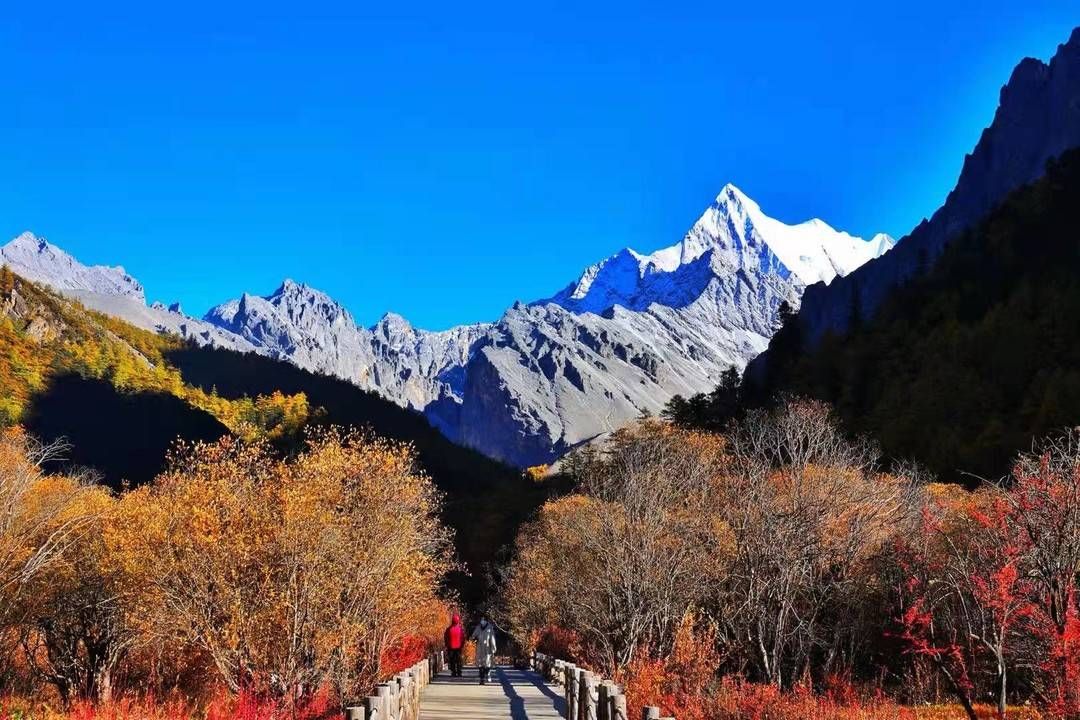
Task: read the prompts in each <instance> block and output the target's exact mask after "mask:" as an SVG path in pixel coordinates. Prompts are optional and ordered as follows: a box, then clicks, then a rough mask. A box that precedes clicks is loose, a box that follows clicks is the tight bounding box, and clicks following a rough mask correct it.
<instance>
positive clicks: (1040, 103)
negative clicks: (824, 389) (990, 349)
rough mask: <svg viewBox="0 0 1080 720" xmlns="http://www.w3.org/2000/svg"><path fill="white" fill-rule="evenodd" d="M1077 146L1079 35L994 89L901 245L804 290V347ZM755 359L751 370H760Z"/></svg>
mask: <svg viewBox="0 0 1080 720" xmlns="http://www.w3.org/2000/svg"><path fill="white" fill-rule="evenodd" d="M1078 145H1080V27H1077V28H1076V29H1074V30H1073V31H1072V33H1071V34H1070V36H1069V39H1068V40H1067V41H1066V42H1065V43H1063V44H1061V45H1059V46H1058V48H1057V51H1056V52H1055V53H1054V56H1053V57H1052V58H1051V59H1050V61H1049V62H1043V61H1041V60H1038V59H1036V58H1024V59H1022V60H1021V61H1020V62H1019V63H1017V65H1016V66H1015V67H1014V69H1013V71H1012V73H1011V74H1010V76H1009V79H1008V81H1007V82H1006V83H1005V85H1004V86H1002V88H1001V92H1000V93H999V103H998V107H997V110H996V111H995V113H994V118H993V120H992V121H991V123H990V125H989V126H987V127H986V128H985V129H984V130H983V131H982V133H981V134H980V136H979V139H978V141H977V143H976V144H975V147H974V149H973V150H972V151H971V152H970V153H968V154H967V155H965V157H964V163H963V166H962V168H961V171H960V175H959V178H958V179H957V182H956V186H955V187H954V188H953V189H952V190H951V191H950V192H949V194H948V196H947V197H946V198H945V202H944V203H943V204H942V206H941V207H940V208H939V209H938V210H937V211H936V212H934V214H933V215H932V216H931V217H930V218H929V219H924V220H923V221H922V222H921V223H919V225H918V226H916V227H915V228H914V229H913V230H912V231H911V232H910V233H909V234H908V235H907V236H905V237H904V238H901V240H900V242H899V243H898V246H897V248H896V250H895V251H894V252H890V253H889V254H888V255H887V256H886V258H885V259H884V260H880V261H875V262H868V263H866V264H865V265H864V266H863V267H861V268H859V269H858V270H856V271H854V272H852V273H850V275H848V276H847V277H844V278H841V279H840V280H838V281H837V282H834V283H832V284H830V285H812V286H811V287H809V288H808V289H807V291H806V294H805V295H804V297H803V303H802V307H801V309H800V312H799V316H798V318H799V324H800V326H801V327H802V329H803V333H804V335H805V337H806V339H807V341H808V342H809V343H810V344H812V345H813V344H816V343H817V342H819V341H820V340H821V338H822V336H823V335H824V334H825V333H827V332H834V333H842V332H844V331H845V330H846V329H847V327H848V325H849V322H850V319H851V309H852V308H853V307H855V308H858V309H859V311H860V314H861V315H862V316H869V315H872V314H873V313H874V312H875V311H876V309H877V307H878V305H879V304H880V303H881V302H882V300H883V299H884V298H885V296H886V295H887V294H888V293H889V292H890V291H891V290H892V289H893V288H895V287H897V286H899V285H901V284H903V283H904V282H906V281H907V280H908V279H909V278H911V277H912V276H913V275H917V274H922V273H925V272H926V270H927V269H928V268H929V267H930V266H932V265H933V262H934V261H935V260H936V259H937V257H938V256H939V255H940V254H941V252H942V250H943V249H944V247H945V245H946V244H947V243H948V242H949V241H950V240H951V238H953V237H955V236H956V235H957V234H958V233H960V232H962V231H964V230H966V229H967V228H969V227H971V226H972V225H973V224H974V223H976V222H978V221H979V220H980V219H982V218H983V217H984V216H985V215H987V214H988V213H989V212H990V211H991V210H992V209H993V208H994V206H995V205H997V204H998V203H999V202H1001V201H1002V200H1003V199H1004V198H1005V196H1006V195H1007V194H1008V193H1009V192H1011V191H1012V190H1015V189H1016V188H1018V187H1020V186H1022V185H1025V184H1027V183H1030V182H1033V181H1035V180H1037V179H1038V178H1039V177H1041V176H1042V175H1043V172H1044V169H1045V166H1046V163H1047V161H1049V160H1051V159H1053V158H1056V157H1058V156H1060V155H1061V154H1062V153H1064V152H1065V151H1067V150H1069V149H1071V148H1073V147H1076V146H1078ZM764 362H765V360H764V359H762V360H760V361H758V365H760V364H761V363H764Z"/></svg>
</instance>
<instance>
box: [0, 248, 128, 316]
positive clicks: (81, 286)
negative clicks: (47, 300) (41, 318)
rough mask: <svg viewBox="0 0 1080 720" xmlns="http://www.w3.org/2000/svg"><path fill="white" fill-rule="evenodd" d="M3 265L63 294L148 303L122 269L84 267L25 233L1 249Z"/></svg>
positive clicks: (57, 249)
mask: <svg viewBox="0 0 1080 720" xmlns="http://www.w3.org/2000/svg"><path fill="white" fill-rule="evenodd" d="M0 264H2V265H7V266H8V267H10V268H11V269H12V270H13V271H14V272H15V273H17V274H19V275H21V276H23V277H25V278H27V279H29V280H33V281H34V282H39V283H42V284H44V285H48V286H50V287H53V288H56V289H57V290H61V291H69V292H70V291H82V292H92V293H100V294H102V295H116V296H121V297H131V298H135V299H137V300H139V301H140V302H144V301H145V296H144V294H143V287H142V285H140V284H139V282H138V281H137V280H136V279H135V278H133V277H131V276H130V275H128V274H127V272H125V271H124V268H122V267H119V266H117V267H106V266H104V265H93V266H88V265H83V264H82V263H80V262H79V261H78V260H76V259H75V258H73V257H72V256H71V255H68V254H67V253H66V252H64V251H63V250H61V249H60V248H58V247H56V246H55V245H52V244H51V243H49V242H48V241H47V240H46V239H45V238H42V237H37V236H35V235H34V234H33V233H30V232H24V233H23V234H21V235H19V236H18V237H17V238H15V239H14V240H11V241H10V242H9V243H7V244H6V245H4V246H3V247H0Z"/></svg>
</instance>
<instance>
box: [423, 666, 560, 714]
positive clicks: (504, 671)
mask: <svg viewBox="0 0 1080 720" xmlns="http://www.w3.org/2000/svg"><path fill="white" fill-rule="evenodd" d="M564 708H565V703H564V701H563V696H562V688H560V687H558V686H556V685H548V684H547V683H545V682H544V680H543V678H541V677H540V675H539V673H536V672H533V671H532V670H517V669H515V668H513V667H510V666H507V665H503V666H499V667H496V668H493V669H492V671H491V675H490V677H489V678H488V684H487V685H480V682H479V678H478V676H477V671H476V668H475V667H467V668H465V677H460V678H452V677H450V674H449V673H448V672H446V671H444V672H442V673H440V674H439V676H438V677H437V678H435V679H434V680H432V682H431V684H430V685H428V686H427V687H426V688H424V692H423V694H422V695H421V697H420V720H555V719H556V718H562V717H563V714H564V712H565V709H564Z"/></svg>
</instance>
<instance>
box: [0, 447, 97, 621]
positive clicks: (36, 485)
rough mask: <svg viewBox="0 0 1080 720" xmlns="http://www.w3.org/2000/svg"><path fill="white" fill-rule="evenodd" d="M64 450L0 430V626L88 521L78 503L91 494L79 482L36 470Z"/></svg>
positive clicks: (20, 608) (16, 613)
mask: <svg viewBox="0 0 1080 720" xmlns="http://www.w3.org/2000/svg"><path fill="white" fill-rule="evenodd" d="M64 449H65V447H64V445H63V443H48V444H46V443H42V442H40V441H38V440H37V439H36V438H34V437H32V436H30V435H27V434H26V433H25V432H24V431H23V430H21V429H20V428H17V427H14V428H7V429H3V430H0V627H3V626H5V625H6V624H10V623H16V622H19V621H21V620H22V619H23V618H22V616H23V615H24V614H26V613H27V612H28V611H29V610H28V605H27V604H26V602H27V601H28V595H29V593H30V590H31V588H32V583H33V582H34V581H35V580H36V579H37V578H38V577H39V576H40V575H41V574H42V573H43V572H45V571H46V570H47V569H49V568H50V567H51V566H52V565H54V564H56V563H58V562H59V561H60V560H61V558H63V557H64V554H65V553H66V552H67V551H68V550H69V549H70V548H71V547H72V545H73V544H74V543H75V542H77V540H78V539H79V537H80V532H81V531H82V530H83V529H84V528H85V527H86V526H87V525H88V524H89V523H91V522H92V520H93V514H92V512H91V511H90V509H89V507H88V506H87V505H85V504H83V503H82V502H81V501H82V499H83V498H84V496H85V495H87V494H88V493H89V492H91V490H90V489H89V488H88V487H87V486H86V485H85V484H84V483H83V482H82V481H81V480H80V479H79V478H71V477H61V476H53V475H47V474H45V473H44V472H43V471H42V468H41V466H42V464H43V463H45V462H46V461H48V460H51V459H55V458H57V457H59V456H60V455H61V454H62V453H63V451H64Z"/></svg>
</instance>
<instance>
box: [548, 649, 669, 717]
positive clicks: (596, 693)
mask: <svg viewBox="0 0 1080 720" xmlns="http://www.w3.org/2000/svg"><path fill="white" fill-rule="evenodd" d="M529 662H530V664H531V665H532V668H533V669H534V670H536V671H537V672H539V673H540V674H541V675H542V676H543V677H544V679H545V680H547V681H548V682H554V683H557V684H559V685H562V687H563V694H564V696H565V697H566V717H567V719H568V720H628V718H627V715H626V696H625V695H623V691H622V688H621V687H619V686H618V685H617V684H616V683H615V682H613V681H611V680H605V679H604V678H601V677H598V676H597V675H595V674H594V673H593V672H591V671H589V670H586V669H584V668H579V667H578V666H577V665H574V664H573V663H571V662H567V661H565V660H559V659H557V658H554V657H552V656H550V655H545V654H543V653H534V654H533V656H532V658H530V661H529ZM641 717H642V720H675V719H674V718H661V717H660V708H658V707H653V706H648V707H645V708H644V709H643V710H642V711H641Z"/></svg>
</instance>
